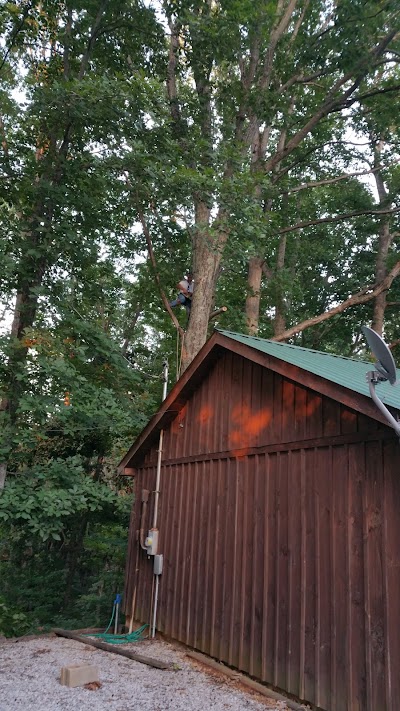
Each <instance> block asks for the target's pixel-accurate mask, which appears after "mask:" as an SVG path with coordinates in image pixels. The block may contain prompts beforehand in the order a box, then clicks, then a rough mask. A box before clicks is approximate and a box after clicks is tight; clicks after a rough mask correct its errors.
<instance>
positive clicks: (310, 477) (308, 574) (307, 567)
mask: <svg viewBox="0 0 400 711" xmlns="http://www.w3.org/2000/svg"><path fill="white" fill-rule="evenodd" d="M310 454H311V453H307V460H306V470H305V500H304V508H305V550H304V556H305V563H304V575H305V584H304V596H305V602H304V605H305V609H304V694H303V695H302V698H304V699H307V700H309V701H311V702H313V700H314V699H315V695H316V678H315V641H316V640H315V635H316V615H317V605H316V580H315V578H316V564H315V558H316V545H315V536H316V530H315V528H316V526H315V493H314V489H315V477H316V476H317V473H316V471H315V464H314V457H312V458H311V456H310Z"/></svg>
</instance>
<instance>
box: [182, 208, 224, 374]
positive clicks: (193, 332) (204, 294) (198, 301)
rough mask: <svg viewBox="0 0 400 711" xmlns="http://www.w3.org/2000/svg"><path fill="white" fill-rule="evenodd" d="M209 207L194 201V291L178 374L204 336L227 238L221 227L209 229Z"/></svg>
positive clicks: (197, 348) (195, 351)
mask: <svg viewBox="0 0 400 711" xmlns="http://www.w3.org/2000/svg"><path fill="white" fill-rule="evenodd" d="M209 222H210V209H209V208H208V206H207V205H206V204H205V203H204V202H198V203H197V204H196V233H195V235H194V239H193V275H194V293H193V301H192V309H191V315H190V319H189V324H188V328H187V332H186V337H185V343H184V348H183V353H182V369H181V374H182V372H184V371H185V370H186V368H187V367H188V365H189V364H190V363H191V362H192V360H193V359H194V358H195V356H196V355H197V353H198V352H199V350H200V349H201V348H202V347H203V345H204V344H205V342H206V340H207V334H208V322H209V317H210V309H211V306H212V303H213V294H214V290H215V285H216V280H217V275H218V269H219V265H220V262H221V257H222V251H223V248H224V245H225V242H226V233H225V232H224V231H223V230H222V229H221V230H220V231H217V233H216V236H214V235H211V234H210V232H209V229H208V228H209Z"/></svg>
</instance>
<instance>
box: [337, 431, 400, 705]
mask: <svg viewBox="0 0 400 711" xmlns="http://www.w3.org/2000/svg"><path fill="white" fill-rule="evenodd" d="M348 456H349V477H350V479H349V501H348V520H347V526H348V543H347V545H348V580H349V586H348V623H347V629H348V635H349V662H348V663H349V671H348V675H349V706H350V708H351V709H352V711H364V709H366V707H367V699H366V667H365V644H366V642H365V613H364V609H365V593H364V558H363V535H364V531H363V521H364V511H363V489H364V478H365V448H364V443H362V442H360V443H359V444H352V445H349V446H348ZM399 708H400V706H399Z"/></svg>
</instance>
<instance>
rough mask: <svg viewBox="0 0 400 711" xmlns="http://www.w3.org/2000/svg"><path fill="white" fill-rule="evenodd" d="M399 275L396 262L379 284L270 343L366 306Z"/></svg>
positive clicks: (289, 330)
mask: <svg viewBox="0 0 400 711" xmlns="http://www.w3.org/2000/svg"><path fill="white" fill-rule="evenodd" d="M399 274H400V261H398V262H396V264H395V265H394V267H393V269H391V271H390V272H389V274H388V275H387V277H386V278H385V279H384V280H383V281H381V283H380V284H375V285H372V286H369V287H368V286H367V287H365V288H364V289H362V290H361V291H359V292H358V293H357V294H353V296H350V297H349V298H348V299H346V301H343V302H342V303H341V304H339V305H338V306H335V307H334V308H332V309H329V310H328V311H325V312H324V313H323V314H319V316H315V317H314V318H309V319H306V320H305V321H302V322H301V323H299V324H297V326H292V328H288V329H287V330H286V331H284V332H283V333H281V334H280V335H279V336H275V337H274V338H272V339H271V340H272V341H286V340H287V339H288V338H291V337H292V336H294V335H295V334H296V333H301V332H302V331H305V330H306V329H307V328H310V326H316V325H317V324H318V323H322V322H323V321H327V319H329V318H332V316H336V315H337V314H340V313H342V312H343V311H345V310H346V309H348V308H349V307H350V306H358V305H359V304H366V303H367V302H368V301H371V300H372V299H375V297H376V296H378V295H379V294H381V293H382V292H383V291H387V290H388V289H390V286H391V284H392V282H393V280H394V279H395V278H396V277H397V276H398V275H399Z"/></svg>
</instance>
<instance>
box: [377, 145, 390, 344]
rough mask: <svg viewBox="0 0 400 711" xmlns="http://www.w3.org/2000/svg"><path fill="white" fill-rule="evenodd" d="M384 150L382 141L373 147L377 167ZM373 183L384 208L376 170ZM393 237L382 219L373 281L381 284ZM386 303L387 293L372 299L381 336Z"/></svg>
mask: <svg viewBox="0 0 400 711" xmlns="http://www.w3.org/2000/svg"><path fill="white" fill-rule="evenodd" d="M383 148H384V143H383V141H379V143H378V144H377V145H376V147H375V165H376V166H379V164H380V157H381V153H382V151H383ZM374 176H375V183H376V188H377V191H378V195H379V205H380V206H386V205H387V203H388V200H389V193H388V191H387V190H386V187H385V183H384V180H383V177H382V172H381V171H380V170H379V169H378V167H377V168H376V170H375V173H374ZM392 240H393V237H392V235H391V232H390V217H383V218H382V223H381V226H380V229H379V237H378V251H377V255H376V261H375V281H376V282H381V281H383V280H384V279H385V278H386V277H387V273H388V270H387V258H388V254H389V249H390V246H391V244H392ZM386 302H387V291H386V290H385V291H382V292H381V293H380V294H378V295H377V296H376V297H375V299H374V311H373V317H372V328H373V330H374V331H376V332H377V333H379V335H380V336H382V332H383V320H384V316H385V309H386Z"/></svg>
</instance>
